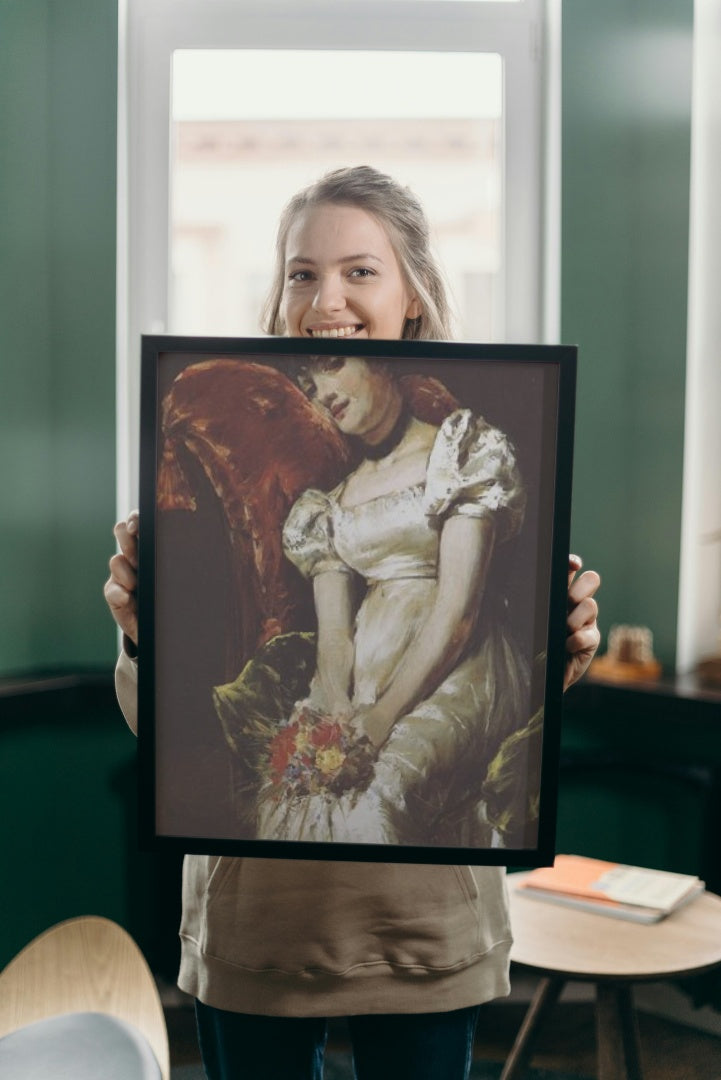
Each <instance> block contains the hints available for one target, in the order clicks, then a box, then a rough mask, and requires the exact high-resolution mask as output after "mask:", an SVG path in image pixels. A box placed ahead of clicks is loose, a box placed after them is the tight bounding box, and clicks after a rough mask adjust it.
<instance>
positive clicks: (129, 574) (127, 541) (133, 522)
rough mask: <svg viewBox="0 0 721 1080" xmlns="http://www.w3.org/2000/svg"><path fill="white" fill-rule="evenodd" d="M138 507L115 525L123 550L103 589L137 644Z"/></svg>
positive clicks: (113, 611) (121, 624)
mask: <svg viewBox="0 0 721 1080" xmlns="http://www.w3.org/2000/svg"><path fill="white" fill-rule="evenodd" d="M139 525H140V516H139V514H138V511H137V510H133V511H132V512H131V513H130V514H128V517H127V520H126V521H119V522H118V524H117V525H116V526H115V528H114V529H113V533H114V534H115V539H116V540H117V541H118V546H119V548H120V553H119V554H116V555H113V557H112V559H111V560H110V577H109V578H108V580H107V581H106V582H105V588H104V589H103V593H104V595H105V599H106V601H107V604H108V607H109V608H110V613H111V615H112V616H113V618H114V619H115V621H116V623H117V624H118V626H119V627H120V629H121V630H122V631H123V633H124V634H125V635H126V636H127V637H129V638H130V640H131V641H132V642H133V644H134V645H137V644H138V600H137V589H138V530H139Z"/></svg>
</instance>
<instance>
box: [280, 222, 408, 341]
mask: <svg viewBox="0 0 721 1080" xmlns="http://www.w3.org/2000/svg"><path fill="white" fill-rule="evenodd" d="M285 251H286V258H285V285H284V289H283V297H282V301H281V314H282V316H283V318H284V320H285V326H286V333H287V334H288V335H289V336H291V337H322V338H328V337H330V338H342V339H345V338H386V339H395V338H400V337H401V335H402V333H403V327H404V325H405V321H406V319H415V318H417V316H418V315H420V314H421V306H420V303H419V301H418V300H417V299H416V297H415V296H414V295H413V294H412V292H411V290H410V289H409V287H408V285H407V284H406V281H405V279H404V276H403V274H402V272H401V268H400V265H399V263H398V258H397V256H396V253H395V251H394V249H393V245H392V244H391V242H390V239H389V237H388V234H387V232H386V230H385V229H384V227H383V226H382V225H381V223H380V222H379V221H378V220H377V219H376V218H375V217H373V215H372V214H369V213H368V212H367V211H365V210H361V209H360V207H357V206H338V205H336V204H334V203H322V204H321V205H320V206H313V207H310V208H309V209H307V210H306V211H304V212H303V213H302V214H301V215H299V217H298V218H297V219H296V220H295V222H294V223H293V225H292V226H291V227H290V229H289V231H288V238H287V242H286V249H285Z"/></svg>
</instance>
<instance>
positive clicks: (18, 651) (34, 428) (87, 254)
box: [0, 0, 117, 675]
mask: <svg viewBox="0 0 721 1080" xmlns="http://www.w3.org/2000/svg"><path fill="white" fill-rule="evenodd" d="M116 81H117V4H116V0H63V2H62V3H54V2H53V0H0V101H1V102H2V107H1V108H0V147H2V152H1V154H0V364H1V366H2V391H1V392H0V460H2V463H3V467H2V470H0V505H2V515H0V564H1V565H2V566H3V577H2V587H1V594H2V602H1V603H0V675H7V674H12V673H15V672H19V671H27V670H39V669H47V668H51V667H58V666H70V667H74V668H87V667H88V666H96V665H108V664H110V663H111V661H112V657H113V654H114V650H115V634H114V631H113V627H112V623H111V621H110V619H109V618H108V616H107V614H106V611H105V610H104V602H103V599H102V582H103V580H104V578H105V576H106V568H107V560H108V556H109V554H110V553H111V551H112V545H113V539H112V535H111V532H110V529H111V527H112V522H113V520H114V514H115V509H114V507H115V494H114V487H115V461H114V458H115V406H114V392H115V370H114V369H115V162H116V149H115V139H116V122H115V113H116Z"/></svg>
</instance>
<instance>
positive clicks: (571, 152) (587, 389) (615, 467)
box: [561, 0, 693, 668]
mask: <svg viewBox="0 0 721 1080" xmlns="http://www.w3.org/2000/svg"><path fill="white" fill-rule="evenodd" d="M692 21H693V4H692V0H636V2H631V0H610V2H609V3H604V4H595V3H593V2H591V0H573V2H571V0H568V2H567V3H565V4H564V6H563V202H562V228H563V242H562V290H561V295H562V337H563V340H564V341H567V342H572V343H577V344H578V345H579V388H578V417H577V429H576V430H577V450H576V470H575V478H576V479H575V485H574V514H573V544H574V547H575V548H577V549H578V550H579V551H580V552H581V553H582V554H583V555H584V557H585V559H586V563H587V565H590V566H594V567H596V568H598V569H599V570H600V572H601V574H602V576H603V580H604V584H603V590H602V594H601V602H602V629H603V630H604V631H607V630H608V628H609V626H610V625H611V624H613V623H616V622H630V623H642V624H645V625H648V626H650V627H651V629H652V630H653V632H654V636H655V642H656V652H657V655H658V656H659V658H660V659H661V660H663V661H664V663H665V664H666V665H667V667H669V668H670V667H672V665H673V663H674V657H675V637H676V616H677V590H678V558H679V543H680V515H681V483H682V463H683V418H684V384H685V350H686V294H687V264H688V210H689V152H690V108H691V42H692Z"/></svg>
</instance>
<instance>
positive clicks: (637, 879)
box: [511, 855, 705, 923]
mask: <svg viewBox="0 0 721 1080" xmlns="http://www.w3.org/2000/svg"><path fill="white" fill-rule="evenodd" d="M511 880H512V879H511ZM517 888H518V889H519V890H520V891H521V892H522V893H523V894H524V895H525V896H528V897H532V898H533V899H535V900H544V901H547V902H549V903H553V904H564V905H566V906H567V907H573V908H579V909H581V910H583V911H593V912H596V913H597V914H602V915H611V916H613V917H614V918H617V919H630V920H632V921H634V922H645V923H653V922H658V921H659V920H660V919H663V918H664V917H665V916H666V915H668V914H670V913H671V912H672V911H675V910H676V909H677V908H679V907H681V906H682V905H683V904H687V903H688V902H689V901H690V900H693V899H694V897H696V896H698V895H699V893H702V892H703V891H704V888H705V886H704V883H703V882H702V881H701V880H700V879H699V878H698V877H696V876H695V875H693V874H674V873H671V872H670V871H667V870H649V869H647V868H645V867H642V866H627V865H625V864H623V863H614V862H604V861H603V860H602V859H589V858H587V857H586V856H583V855H557V856H556V860H555V863H554V865H553V866H542V867H539V868H538V869H537V870H532V871H531V872H530V873H529V874H527V875H525V877H524V880H523V881H522V882H520V883H519V885H518V886H517Z"/></svg>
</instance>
